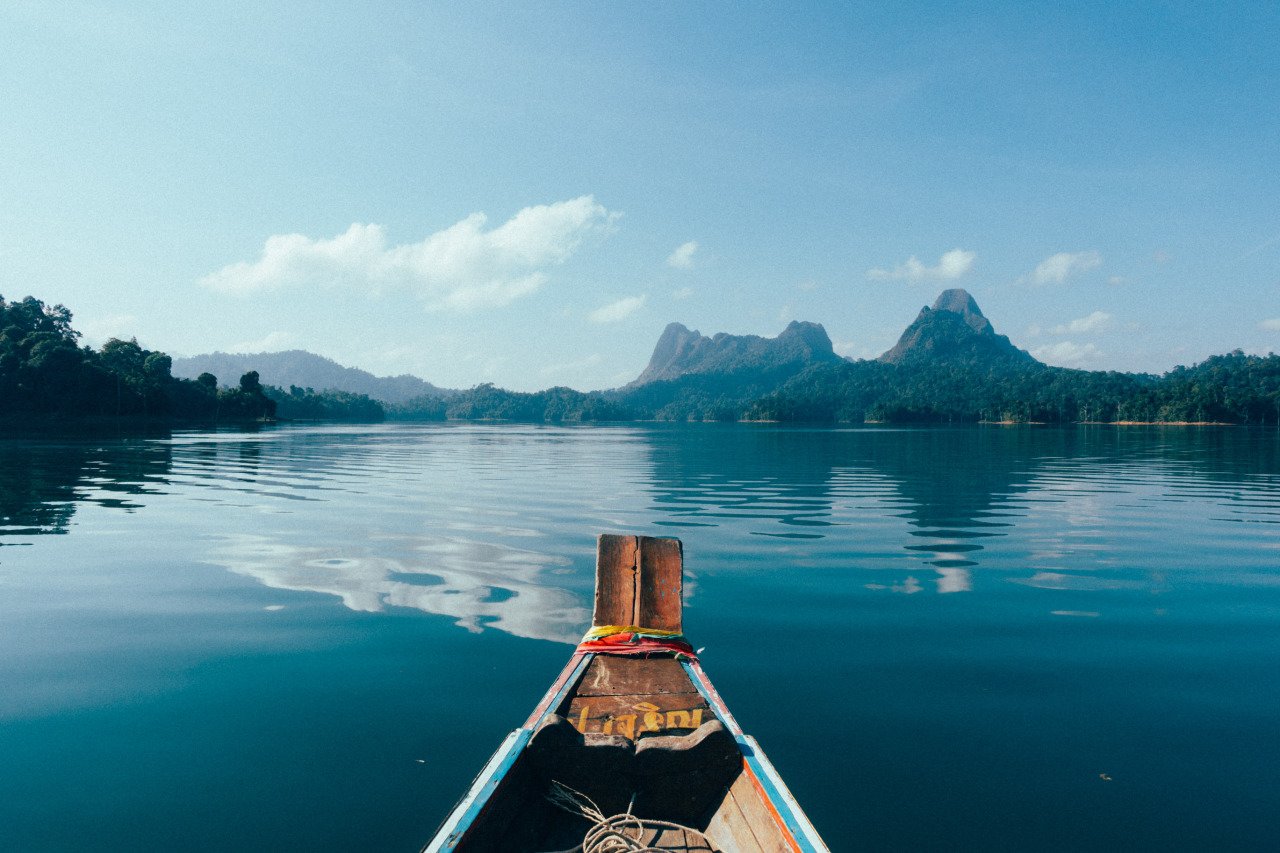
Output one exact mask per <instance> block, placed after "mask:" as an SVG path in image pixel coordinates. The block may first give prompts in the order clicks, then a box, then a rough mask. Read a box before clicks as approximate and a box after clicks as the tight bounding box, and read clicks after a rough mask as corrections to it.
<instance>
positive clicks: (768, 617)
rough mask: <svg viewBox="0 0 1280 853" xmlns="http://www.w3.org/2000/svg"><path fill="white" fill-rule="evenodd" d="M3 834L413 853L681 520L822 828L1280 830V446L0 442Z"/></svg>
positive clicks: (800, 438) (750, 722)
mask: <svg viewBox="0 0 1280 853" xmlns="http://www.w3.org/2000/svg"><path fill="white" fill-rule="evenodd" d="M0 522H2V523H3V526H0V849H4V850H33V851H35V850H71V849H84V848H86V847H87V848H89V849H95V850H110V851H116V850H138V849H178V848H180V849H185V850H295V849H297V850H301V849H308V850H335V851H336V850H352V849H367V850H406V851H412V850H416V849H417V847H418V846H419V845H420V844H422V843H423V842H424V841H426V840H427V839H428V838H429V837H430V835H431V832H432V830H433V829H434V827H435V826H436V824H437V823H438V821H439V820H440V819H441V818H442V817H443V816H444V815H445V813H446V812H447V811H448V810H449V808H450V807H451V806H452V804H453V802H454V801H455V799H456V798H457V797H458V796H459V795H460V794H461V792H462V791H463V790H464V789H465V787H466V785H467V784H468V782H469V781H470V779H471V778H472V776H473V775H474V774H475V772H476V771H477V770H478V769H479V767H480V766H481V764H482V763H483V762H484V760H485V758H487V756H488V755H489V753H490V752H491V751H492V750H493V749H494V748H495V746H496V745H497V743H498V742H499V740H500V739H501V738H502V736H503V735H504V734H505V733H506V732H507V731H509V730H510V729H511V728H514V727H515V726H517V725H519V724H520V723H521V722H522V721H523V719H524V717H525V715H526V714H527V712H528V711H529V709H530V708H531V707H532V706H533V704H534V703H535V701H536V700H537V699H538V698H539V697H540V696H541V694H542V692H543V691H544V690H545V688H546V687H547V685H548V684H549V682H550V681H551V679H552V678H553V677H554V676H555V675H556V673H557V672H558V671H559V669H560V667H561V666H562V665H563V663H564V661H565V660H566V658H567V656H568V654H569V652H570V646H569V645H568V643H570V642H572V641H574V640H575V639H576V638H577V637H578V636H579V635H580V634H581V632H582V631H583V629H584V628H585V627H586V625H587V623H588V622H589V619H590V612H589V606H590V593H591V588H592V563H593V558H594V537H595V535H596V533H598V532H602V531H615V532H641V533H648V534H653V535H674V536H679V537H681V538H682V539H683V540H684V542H685V552H686V563H687V569H688V571H689V574H690V575H691V579H690V581H689V598H688V601H687V604H686V611H685V625H686V630H687V631H688V633H689V634H690V635H691V637H692V639H693V642H694V644H695V645H698V646H705V647H706V650H705V652H704V653H703V662H704V664H705V666H706V668H707V670H708V672H709V673H710V675H711V677H712V678H713V679H714V680H715V681H716V684H717V686H718V687H719V689H720V692H721V693H722V694H723V695H724V697H725V699H726V701H727V702H728V703H729V705H730V707H732V708H733V709H734V711H735V713H736V715H737V716H738V718H739V721H740V722H742V723H743V725H744V726H745V727H746V728H747V730H748V731H750V732H752V733H754V734H755V735H756V736H757V737H758V738H759V739H760V741H761V742H762V743H763V745H764V746H765V748H766V749H767V750H768V751H769V753H770V756H771V757H772V758H773V760H774V763H775V764H776V765H777V766H778V768H779V770H780V771H781V772H782V774H783V776H784V777H785V778H786V779H787V781H788V782H789V784H790V786H791V788H792V790H793V791H794V793H795V794H796V796H797V797H798V799H799V800H800V802H801V803H802V804H803V805H804V806H805V808H806V809H807V811H808V812H809V815H810V816H811V817H812V819H813V821H814V823H815V824H816V825H817V827H818V828H819V830H820V831H821V832H822V833H823V834H824V835H825V836H826V837H827V839H828V840H829V842H830V844H831V846H832V848H833V849H834V850H855V849H859V850H891V849H931V850H941V849H952V850H1029V849H1046V850H1048V849H1055V850H1091V849H1095V850H1096V849H1146V850H1164V849H1183V850H1193V849H1210V848H1211V849H1219V850H1222V849H1238V850H1249V849H1256V850H1261V849H1274V845H1275V841H1276V839H1277V838H1280V811H1278V810H1277V804H1278V803H1280V438H1278V437H1277V434H1276V433H1275V432H1273V431H1267V432H1258V431H1248V430H1243V429H1218V430H1212V429H1209V430H1195V429H1150V430H1147V429H1107V428H1078V429H1066V430H1056V429H1037V428H1012V429H1004V428H996V427H991V428H972V429H955V430H890V429H870V428H866V429H854V430H835V429H826V430H803V429H787V428H778V427H768V426H747V425H740V426H709V425H707V426H690V427H668V428H663V427H612V428H604V427H602V428H579V429H572V428H567V429H560V428H534V427H520V426H492V427H491V426H474V425H454V424H450V425H429V426H396V425H388V426H377V427H326V428H281V429H273V430H264V431H262V432H259V433H256V434H249V435H244V434H234V433H173V434H172V435H170V434H164V435H160V436H153V437H149V438H119V437H108V438H103V437H95V438H83V439H66V440H57V439H40V440H30V439H0Z"/></svg>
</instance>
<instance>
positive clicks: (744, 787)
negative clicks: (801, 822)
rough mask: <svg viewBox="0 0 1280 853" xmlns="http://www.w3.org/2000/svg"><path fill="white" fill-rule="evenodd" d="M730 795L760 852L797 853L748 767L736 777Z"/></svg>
mask: <svg viewBox="0 0 1280 853" xmlns="http://www.w3.org/2000/svg"><path fill="white" fill-rule="evenodd" d="M729 795H730V796H731V797H733V799H734V801H736V802H737V804H738V808H739V809H741V810H742V814H743V816H744V817H746V819H747V823H748V824H750V826H751V831H752V832H753V833H754V834H755V836H756V843H758V844H759V845H760V847H761V849H763V850H764V851H766V853H793V851H794V850H796V847H795V845H794V844H793V843H792V842H791V839H790V837H789V836H790V834H791V833H789V832H787V831H786V830H785V829H784V828H783V827H782V825H781V818H780V817H778V814H777V810H776V809H774V808H772V807H771V806H770V804H769V802H768V801H767V800H766V799H765V795H764V791H763V790H761V788H760V784H759V782H757V781H756V780H755V778H754V776H753V775H752V773H751V770H750V768H748V769H746V770H744V771H743V773H742V775H740V776H739V777H738V778H737V780H736V781H735V782H734V784H733V787H732V788H730V789H729Z"/></svg>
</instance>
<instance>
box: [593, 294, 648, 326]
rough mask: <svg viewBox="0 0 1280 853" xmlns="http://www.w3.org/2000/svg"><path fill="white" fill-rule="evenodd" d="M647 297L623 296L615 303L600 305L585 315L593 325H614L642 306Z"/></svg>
mask: <svg viewBox="0 0 1280 853" xmlns="http://www.w3.org/2000/svg"><path fill="white" fill-rule="evenodd" d="M647 299H648V297H647V296H625V297H623V298H622V299H619V300H618V301H617V302H610V303H609V304H608V305H602V306H600V307H599V308H597V309H596V310H594V311H592V312H591V313H590V314H588V315H587V319H588V320H590V321H591V322H593V323H616V322H618V321H619V320H625V319H626V318H628V317H630V316H631V315H632V314H634V313H636V311H638V310H640V308H641V307H643V306H644V303H645V301H646V300H647Z"/></svg>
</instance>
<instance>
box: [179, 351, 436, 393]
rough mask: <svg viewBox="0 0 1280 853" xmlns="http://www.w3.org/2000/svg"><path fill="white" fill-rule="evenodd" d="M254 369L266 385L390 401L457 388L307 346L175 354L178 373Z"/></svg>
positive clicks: (228, 373)
mask: <svg viewBox="0 0 1280 853" xmlns="http://www.w3.org/2000/svg"><path fill="white" fill-rule="evenodd" d="M250 370H256V371H258V377H259V379H260V380H261V382H262V384H263V385H275V386H277V387H279V388H284V389H286V390H287V389H288V388H289V386H290V385H297V386H298V387H299V388H314V389H315V390H317V391H329V390H334V391H347V392H349V393H352V394H366V395H368V396H370V397H372V398H373V399H375V400H381V401H382V402H384V403H404V402H407V401H409V400H412V399H413V398H415V397H424V396H433V397H448V396H450V395H452V394H454V393H456V392H454V391H452V390H450V389H448V388H438V387H436V386H435V385H432V384H431V383H430V382H427V381H425V380H423V379H419V378H418V377H416V376H410V375H409V374H407V373H403V374H401V375H399V376H374V375H373V374H372V373H369V372H368V371H365V370H360V369H359V368H355V367H343V366H342V365H341V364H338V363H337V362H336V361H333V360H332V359H328V358H325V357H323V356H319V355H316V354H315V353H310V352H307V351H305V350H296V349H295V350H287V351H285V352H263V353H253V354H243V353H226V352H214V353H208V354H205V355H196V356H191V357H190V358H175V359H174V360H173V375H174V376H178V377H183V378H188V379H194V378H196V377H197V376H199V375H200V374H201V373H212V374H213V375H214V376H216V377H218V382H219V384H222V385H234V384H235V383H236V381H237V380H238V379H239V378H240V376H241V375H243V374H245V373H247V372H248V371H250Z"/></svg>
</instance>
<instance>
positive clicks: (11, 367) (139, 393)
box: [0, 296, 275, 421]
mask: <svg viewBox="0 0 1280 853" xmlns="http://www.w3.org/2000/svg"><path fill="white" fill-rule="evenodd" d="M79 339H80V333H79V332H76V331H75V330H74V329H72V328H71V312H70V311H68V310H67V309H66V308H65V307H63V306H61V305H55V306H52V307H50V306H48V305H45V304H44V303H43V302H41V301H40V300H39V299H36V298H35V297H33V296H28V297H27V298H26V299H23V300H22V301H20V302H7V301H6V300H5V299H4V298H3V297H0V414H3V415H26V414H40V415H58V416H64V417H85V416H142V417H160V418H173V417H177V418H184V419H192V420H209V421H212V420H216V419H219V418H222V419H232V420H254V419H259V418H268V417H271V416H272V413H273V411H274V405H275V404H274V403H273V402H272V401H270V400H268V399H267V398H266V397H265V396H263V394H262V392H261V389H259V390H258V391H257V392H256V393H255V392H253V391H252V390H249V391H246V390H244V389H240V390H239V391H234V392H227V391H223V392H219V391H218V389H217V380H216V379H214V378H213V377H212V376H207V374H206V376H207V378H206V376H202V377H201V378H200V379H199V380H196V381H194V382H193V381H191V380H187V379H175V378H174V377H173V375H172V373H171V370H172V367H173V359H171V358H170V357H169V356H168V355H166V354H165V353H162V352H153V351H151V350H147V349H143V348H142V347H141V346H139V345H138V342H137V341H136V340H128V341H122V340H119V339H118V338H112V339H111V340H109V341H107V342H106V343H105V344H103V345H102V348H101V349H99V350H97V351H94V350H92V349H90V348H89V347H80V345H79ZM256 381H257V377H256V375H255V376H254V379H253V382H255V383H256Z"/></svg>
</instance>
